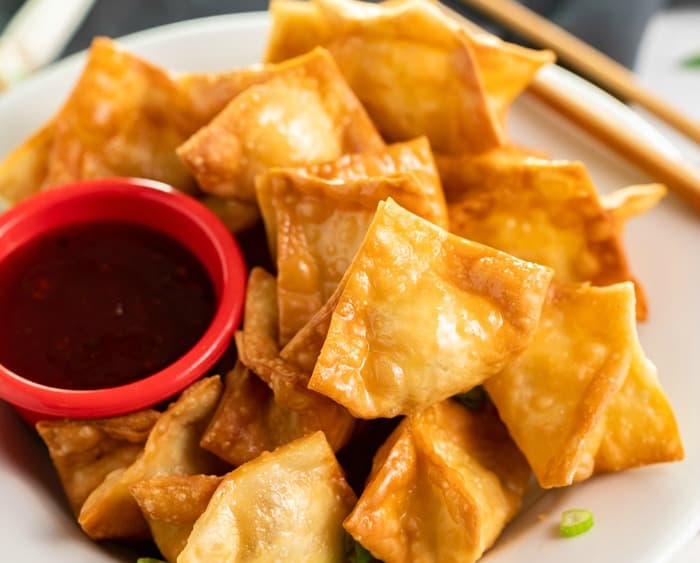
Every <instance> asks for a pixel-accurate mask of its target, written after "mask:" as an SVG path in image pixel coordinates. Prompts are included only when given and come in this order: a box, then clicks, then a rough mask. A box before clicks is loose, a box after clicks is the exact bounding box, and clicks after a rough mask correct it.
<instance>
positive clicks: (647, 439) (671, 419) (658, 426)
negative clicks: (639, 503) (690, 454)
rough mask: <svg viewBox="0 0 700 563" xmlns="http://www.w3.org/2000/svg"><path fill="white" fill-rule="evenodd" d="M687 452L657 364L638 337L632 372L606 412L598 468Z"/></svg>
mask: <svg viewBox="0 0 700 563" xmlns="http://www.w3.org/2000/svg"><path fill="white" fill-rule="evenodd" d="M684 455H685V454H684V451H683V444H682V442H681V436H680V433H679V430H678V424H677V423H676V417H675V416H674V414H673V409H672V408H671V405H670V403H669V402H668V399H667V398H666V395H665V393H664V391H663V389H662V388H661V383H660V382H659V378H658V375H657V373H656V367H655V366H654V364H652V363H651V361H650V360H649V359H648V358H647V357H646V356H645V355H644V350H642V347H641V345H640V343H639V340H636V339H635V342H634V344H633V348H632V362H631V364H630V370H629V373H628V374H627V377H626V378H625V382H624V384H623V385H622V388H621V389H620V390H619V391H618V392H617V393H616V394H615V396H614V397H613V400H612V403H611V404H610V406H609V407H608V409H607V411H606V413H605V430H604V431H603V440H602V442H601V444H600V448H599V449H598V452H597V453H596V457H595V472H596V473H604V472H607V471H622V470H624V469H629V468H631V467H638V466H640V465H649V464H651V463H660V462H665V461H679V460H681V459H683V457H684Z"/></svg>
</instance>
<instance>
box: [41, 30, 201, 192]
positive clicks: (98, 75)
mask: <svg viewBox="0 0 700 563" xmlns="http://www.w3.org/2000/svg"><path fill="white" fill-rule="evenodd" d="M188 102H189V100H188V98H187V96H185V95H184V94H183V93H182V91H181V90H180V88H179V87H178V85H177V83H176V82H175V81H173V80H172V79H171V78H170V77H169V76H168V74H167V73H166V72H165V71H163V70H162V69H160V68H158V67H156V66H154V65H152V64H150V63H148V62H146V61H144V60H142V59H140V58H138V57H136V56H134V55H132V54H130V53H128V52H126V51H124V50H122V49H121V48H120V47H119V46H118V45H117V44H116V43H114V42H113V41H111V40H109V39H106V38H98V39H95V41H94V42H93V44H92V47H91V49H90V51H89V53H88V60H87V63H86V65H85V68H84V70H83V73H82V75H81V76H80V78H79V79H78V82H77V84H76V86H75V88H74V89H73V91H72V92H71V94H70V96H69V98H68V100H67V101H66V103H65V105H64V106H63V108H62V109H61V110H60V111H59V113H58V115H57V116H56V117H55V118H54V120H53V139H52V143H51V149H50V151H49V155H48V157H49V162H48V168H47V174H46V177H45V178H44V181H43V187H50V186H54V185H57V184H63V183H66V182H70V181H74V180H80V179H85V178H96V177H103V176H136V177H142V178H152V179H154V180H160V181H163V182H166V183H168V184H171V185H173V186H175V187H177V188H179V189H181V190H185V191H189V192H192V191H194V190H195V189H196V186H195V184H194V181H193V179H192V177H191V176H190V174H189V173H188V171H187V169H186V168H185V167H184V166H183V165H182V163H181V162H180V161H179V160H178V158H177V155H176V154H175V149H176V148H177V147H178V146H179V145H180V144H182V143H183V142H184V141H185V140H186V139H187V138H188V137H189V136H190V135H192V133H194V132H195V131H196V130H197V129H198V128H199V127H201V125H202V124H203V123H202V122H200V121H199V120H198V119H197V116H196V114H194V113H193V112H192V111H191V108H190V106H189V103H188Z"/></svg>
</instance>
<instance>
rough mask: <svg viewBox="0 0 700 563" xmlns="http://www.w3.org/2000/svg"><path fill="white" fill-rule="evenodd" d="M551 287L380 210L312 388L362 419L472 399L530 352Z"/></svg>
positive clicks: (486, 253)
mask: <svg viewBox="0 0 700 563" xmlns="http://www.w3.org/2000/svg"><path fill="white" fill-rule="evenodd" d="M551 277H552V272H551V270H550V269H549V268H546V267H544V266H538V265H536V264H531V263H528V262H523V261H521V260H518V259H516V258H514V257H512V256H509V255H507V254H504V253H502V252H498V251H496V250H494V249H492V248H489V247H486V246H482V245H480V244H477V243H473V242H470V241H467V240H464V239H461V238H459V237H457V236H455V235H451V234H449V233H447V232H446V231H444V230H442V229H440V228H439V227H436V226H434V225H432V224H431V223H428V222H427V221H425V220H424V219H421V218H419V217H417V216H415V215H413V214H412V213H410V212H408V211H406V210H405V209H403V208H401V207H400V206H399V205H397V204H396V203H395V202H394V201H393V200H391V199H389V200H387V201H386V202H381V203H380V204H379V206H378V208H377V213H376V215H375V217H374V220H373V222H372V225H371V226H370V228H369V231H368V232H367V236H366V238H365V240H364V242H363V243H362V246H361V248H360V249H359V250H358V252H357V255H356V256H355V259H354V260H353V263H352V265H351V266H350V268H349V269H348V272H347V274H346V278H345V279H344V282H343V284H341V285H342V289H341V294H340V297H339V301H338V305H337V306H336V308H335V312H334V313H333V317H332V320H331V323H330V328H329V331H328V336H327V338H326V340H325V343H324V345H323V349H322V350H321V354H320V356H319V358H318V361H317V362H316V366H315V368H314V372H313V375H312V376H311V379H310V381H309V388H310V389H313V390H315V391H318V392H320V393H323V394H324V395H327V396H328V397H330V398H332V399H333V400H335V401H337V402H338V403H340V404H341V405H344V406H345V407H347V408H348V410H350V412H351V413H352V414H353V415H355V416H357V417H358V418H377V417H393V416H396V415H398V414H406V413H410V412H412V411H415V410H420V409H422V408H425V407H428V406H430V405H431V404H434V403H437V402H439V401H441V400H443V399H445V398H447V397H450V396H452V395H455V394H457V393H461V392H463V391H467V390H469V389H471V388H472V387H474V386H475V385H479V384H480V383H482V382H483V381H484V380H485V379H487V378H488V377H490V376H491V375H494V374H495V373H497V372H499V371H500V370H501V369H502V368H503V367H505V365H507V363H508V362H509V361H511V360H512V359H513V358H514V357H515V356H517V355H518V354H519V353H520V352H521V351H522V350H523V349H524V348H525V347H526V346H527V344H528V343H529V341H530V339H531V338H532V335H533V334H534V331H535V328H536V327H537V322H538V320H539V316H540V310H541V308H542V303H543V301H544V298H545V295H546V292H547V287H548V285H549V282H550V280H551Z"/></svg>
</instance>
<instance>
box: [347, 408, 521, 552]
mask: <svg viewBox="0 0 700 563" xmlns="http://www.w3.org/2000/svg"><path fill="white" fill-rule="evenodd" d="M529 478H530V471H529V469H528V466H527V462H526V461H525V459H524V458H523V456H522V455H521V454H520V452H519V451H518V449H517V448H516V447H515V444H513V442H512V441H511V439H510V437H509V436H508V432H507V431H506V429H505V428H504V427H503V425H502V424H501V422H500V421H499V420H498V416H497V415H496V414H495V412H494V411H493V407H490V406H489V405H487V406H486V407H484V408H483V409H482V410H481V411H480V412H470V411H468V410H466V409H465V408H464V407H462V406H461V405H459V404H457V403H456V402H454V401H452V400H449V399H448V400H446V401H443V402H441V403H438V404H436V405H433V406H432V407H429V408H428V409H426V410H424V411H422V412H420V413H418V414H414V415H411V416H409V417H408V418H406V419H405V420H404V421H403V422H402V423H401V425H400V426H399V427H398V428H397V429H396V430H395V431H394V433H393V434H392V435H391V436H390V437H389V439H388V440H387V441H386V442H385V443H384V445H383V446H382V447H381V448H380V449H379V451H378V452H377V454H376V456H375V458H374V463H373V465H372V472H371V473H370V476H369V479H368V482H367V486H366V488H365V490H364V492H363V493H362V495H361V496H360V499H359V500H358V502H357V505H356V506H355V508H354V509H353V511H352V513H351V514H350V516H348V518H347V519H346V520H345V522H344V524H343V525H344V527H345V529H346V530H347V531H348V532H349V533H350V534H351V535H352V536H353V537H354V538H355V539H356V540H357V541H358V542H360V543H361V544H362V545H363V546H364V547H365V548H367V549H368V550H369V551H370V552H371V553H372V555H374V556H375V557H377V558H378V559H381V560H382V561H385V562H386V563H402V562H406V563H409V562H413V561H440V562H441V563H442V562H445V563H457V562H459V563H463V562H469V561H476V560H477V559H479V557H481V555H482V553H483V552H484V551H485V550H486V549H488V548H489V547H490V546H491V545H492V544H493V542H494V541H495V540H496V538H497V537H498V535H499V534H500V533H501V530H502V529H503V527H504V526H505V524H506V523H507V522H508V521H509V520H510V519H511V518H512V517H513V516H514V515H515V514H516V512H517V511H518V509H519V508H520V504H521V502H522V497H523V495H524V493H525V490H526V489H527V486H528V483H529Z"/></svg>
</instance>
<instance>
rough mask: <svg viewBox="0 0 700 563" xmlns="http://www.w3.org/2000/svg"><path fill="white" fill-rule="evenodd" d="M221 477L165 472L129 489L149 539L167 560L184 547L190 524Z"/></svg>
mask: <svg viewBox="0 0 700 563" xmlns="http://www.w3.org/2000/svg"><path fill="white" fill-rule="evenodd" d="M221 480H222V477H217V476H215V475H187V476H183V475H169V476H165V477H153V478H152V479H145V480H143V481H137V482H136V483H132V484H131V485H130V486H129V491H131V494H132V495H133V497H134V499H135V500H136V502H137V503H138V505H139V508H140V509H141V512H142V513H143V516H144V518H145V519H146V521H147V522H148V527H149V528H150V529H151V535H152V536H153V541H154V542H155V544H156V545H157V546H158V549H159V550H160V553H161V554H162V555H163V557H165V559H166V560H167V561H169V562H170V563H175V562H176V561H177V556H178V555H180V552H181V551H182V550H183V548H184V547H185V544H186V543H187V538H188V537H189V536H190V533H191V532H192V527H193V526H194V523H195V522H196V521H197V518H199V517H200V516H201V515H202V513H203V512H204V510H205V509H206V508H207V505H208V504H209V500H210V499H211V497H212V495H213V494H214V491H215V490H216V488H217V487H218V486H219V483H221Z"/></svg>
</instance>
